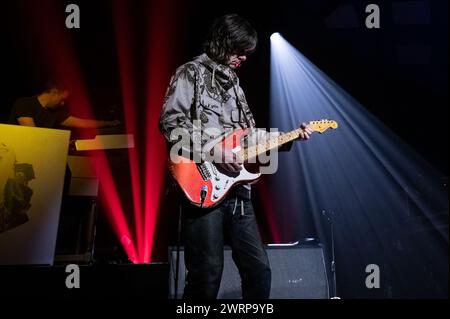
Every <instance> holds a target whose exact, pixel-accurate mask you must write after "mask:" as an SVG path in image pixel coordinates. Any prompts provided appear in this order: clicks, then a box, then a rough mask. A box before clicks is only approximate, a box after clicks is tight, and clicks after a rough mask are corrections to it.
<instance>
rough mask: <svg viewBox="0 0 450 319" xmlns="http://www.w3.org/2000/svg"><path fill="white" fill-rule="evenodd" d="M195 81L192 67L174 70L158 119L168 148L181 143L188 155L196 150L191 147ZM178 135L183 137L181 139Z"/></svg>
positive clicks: (185, 66) (193, 123)
mask: <svg viewBox="0 0 450 319" xmlns="http://www.w3.org/2000/svg"><path fill="white" fill-rule="evenodd" d="M195 81H196V70H195V68H194V67H193V66H190V65H183V66H181V67H179V68H178V69H177V70H176V72H175V74H174V75H173V76H172V78H171V80H170V83H169V87H168V88H167V91H166V95H165V98H164V105H163V108H162V111H161V115H160V119H159V129H160V131H161V133H162V134H163V135H164V138H165V139H166V141H167V144H168V146H169V148H172V146H174V145H175V144H177V143H181V144H179V145H180V146H181V148H182V150H183V152H187V153H189V154H192V150H194V151H197V150H198V149H197V148H196V146H195V143H194V145H193V147H194V149H193V148H192V147H191V144H192V143H191V142H192V141H191V137H192V136H193V132H194V126H195V121H194V119H193V116H192V113H193V112H195ZM180 134H185V135H184V136H183V137H181V135H180ZM171 151H172V149H171ZM187 153H184V154H187Z"/></svg>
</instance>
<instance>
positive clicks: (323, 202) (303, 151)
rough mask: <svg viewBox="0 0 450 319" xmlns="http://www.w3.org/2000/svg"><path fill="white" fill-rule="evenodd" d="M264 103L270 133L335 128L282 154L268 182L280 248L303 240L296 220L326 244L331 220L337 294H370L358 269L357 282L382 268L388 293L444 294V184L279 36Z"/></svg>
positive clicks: (273, 38) (273, 40) (273, 43)
mask: <svg viewBox="0 0 450 319" xmlns="http://www.w3.org/2000/svg"><path fill="white" fill-rule="evenodd" d="M336 63H338V61H336ZM270 103H271V126H272V127H277V128H279V129H280V130H282V131H286V130H291V129H293V128H295V127H297V126H298V125H299V123H301V122H307V121H310V120H317V119H324V118H328V119H332V120H336V121H337V122H338V123H339V125H340V127H339V128H338V129H337V130H335V131H331V132H326V133H325V134H324V135H323V136H322V135H320V136H319V135H318V134H317V135H314V136H312V138H311V140H309V141H307V142H298V143H296V145H295V146H294V147H293V149H292V151H291V152H290V154H283V153H280V155H279V156H280V159H279V170H278V172H277V173H276V174H275V175H273V176H271V177H270V184H271V194H272V196H273V198H274V201H275V203H274V207H277V209H278V211H277V215H278V219H277V221H278V224H276V225H274V226H275V227H278V228H279V231H278V233H280V234H281V240H282V242H289V241H293V240H298V237H299V236H302V235H303V236H304V237H306V236H305V235H307V234H305V233H304V232H305V230H304V229H303V228H302V227H303V226H302V222H303V221H304V219H305V218H306V217H307V216H308V217H309V216H312V218H313V221H314V225H315V228H316V231H317V234H318V236H319V238H320V239H321V240H322V241H323V242H324V243H325V244H326V243H327V242H328V240H329V232H328V229H329V225H328V220H327V218H326V217H329V218H331V219H332V220H333V221H334V226H335V240H336V247H337V271H338V278H339V281H340V283H341V285H342V286H341V287H343V289H345V286H346V285H348V286H352V285H353V286H352V287H358V283H357V281H361V282H362V284H360V286H361V287H362V288H361V289H360V290H358V291H356V290H353V291H346V295H348V296H352V295H354V296H358V297H359V298H364V296H367V297H371V296H373V292H371V291H370V290H369V289H366V288H365V286H364V284H363V283H364V271H363V274H361V275H358V276H357V278H356V277H355V274H357V273H360V270H361V269H362V270H364V268H365V266H366V265H367V264H370V263H374V264H378V265H380V267H382V268H383V273H384V279H383V282H382V285H384V286H385V287H387V288H386V290H388V289H390V293H391V294H394V295H395V294H397V296H398V295H403V296H420V295H426V294H428V295H429V294H430V291H429V289H424V285H425V284H417V282H416V283H415V284H413V283H412V282H411V281H408V278H412V277H414V278H416V279H418V280H419V281H421V282H422V283H425V282H430V283H432V284H431V285H433V290H434V291H435V292H436V294H437V295H439V294H440V293H441V294H442V293H443V292H444V291H446V289H448V287H444V286H446V284H445V285H444V284H443V282H447V281H448V186H447V185H448V178H447V177H446V176H444V175H443V174H441V173H440V172H438V171H437V170H435V169H434V168H433V167H431V166H430V165H429V164H428V163H427V162H426V161H425V160H424V159H423V158H422V157H421V156H419V155H418V154H417V153H416V152H415V151H414V150H412V149H411V148H410V147H409V146H408V145H406V144H405V143H404V142H403V141H401V140H400V139H399V138H398V137H397V136H396V135H395V134H394V133H393V132H392V131H391V130H389V129H388V128H387V127H386V126H385V125H384V124H383V123H381V122H380V121H379V120H378V119H377V118H375V117H374V116H373V115H372V114H371V113H369V112H368V111H367V110H366V109H365V108H364V107H363V106H362V105H361V104H360V103H358V102H357V101H356V100H355V99H354V98H352V97H351V96H350V95H349V94H348V93H347V92H345V91H344V90H343V89H342V88H340V87H339V85H338V84H336V83H335V82H334V81H333V80H331V79H330V78H329V77H328V76H327V75H326V74H325V73H323V72H322V71H321V70H320V69H319V68H317V67H316V66H315V65H314V64H313V63H312V62H311V61H309V60H308V59H307V58H306V57H305V56H304V55H302V54H301V53H300V52H299V51H298V50H297V49H296V48H295V47H293V46H292V45H291V44H289V43H288V42H287V41H286V40H285V39H284V38H283V37H282V36H281V35H277V36H274V35H272V36H271V101H270ZM399 125H405V123H399ZM411 129H415V123H411ZM281 190H282V191H281ZM283 221H289V222H288V223H286V222H283ZM445 278H446V280H445ZM338 286H339V282H338ZM421 289H422V290H428V291H427V292H426V293H425V292H421ZM386 290H383V293H386ZM447 291H448V290H447Z"/></svg>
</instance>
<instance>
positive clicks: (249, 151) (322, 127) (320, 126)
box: [241, 120, 338, 161]
mask: <svg viewBox="0 0 450 319" xmlns="http://www.w3.org/2000/svg"><path fill="white" fill-rule="evenodd" d="M308 126H309V129H310V130H311V131H313V132H318V133H323V132H325V131H326V130H327V129H329V128H331V129H336V128H337V127H338V124H337V123H336V121H330V120H321V121H311V122H309V125H308ZM301 132H302V128H298V129H295V130H293V131H290V132H287V133H283V134H280V135H278V136H276V137H273V138H271V139H269V140H267V141H265V142H262V143H259V144H257V145H253V146H250V147H248V148H246V149H244V150H242V151H241V156H242V158H243V159H244V161H248V160H249V159H252V158H255V157H258V156H259V155H261V154H264V153H265V152H267V151H270V150H273V149H275V148H278V147H280V146H282V145H284V144H286V143H289V142H291V141H294V140H296V139H298V138H299V136H300V133H301Z"/></svg>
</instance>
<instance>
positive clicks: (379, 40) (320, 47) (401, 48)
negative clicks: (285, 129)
mask: <svg viewBox="0 0 450 319" xmlns="http://www.w3.org/2000/svg"><path fill="white" fill-rule="evenodd" d="M43 2H50V3H52V5H54V6H55V8H56V9H57V10H56V11H58V10H59V12H61V13H62V17H64V15H65V14H64V8H65V5H66V4H68V3H71V2H73V3H76V4H78V5H79V6H80V9H81V29H79V30H67V29H65V26H64V24H63V22H64V20H61V25H60V28H62V30H59V31H62V32H63V33H64V34H65V35H67V36H68V37H69V39H70V40H71V41H72V43H73V51H74V55H75V57H77V59H78V62H79V68H80V70H81V72H82V74H83V76H84V80H85V85H86V88H87V90H88V94H89V98H90V100H91V101H92V105H93V108H94V109H93V112H94V115H95V116H96V117H97V118H99V119H107V118H110V117H111V116H112V115H113V116H114V117H116V118H119V119H122V118H123V109H122V96H121V90H120V74H119V69H118V56H117V47H116V43H115V37H114V23H115V22H114V18H113V13H112V1H109V0H98V1H87V0H79V1H71V2H69V1H51V0H49V1H43ZM154 2H156V1H127V2H126V3H127V6H128V7H129V8H130V12H131V16H132V17H133V19H132V21H131V22H130V23H131V29H132V31H133V32H132V33H131V34H130V37H131V38H132V40H133V41H132V45H133V49H134V54H133V55H132V56H131V57H130V58H132V59H134V60H135V61H137V62H142V61H145V60H146V59H147V56H146V54H147V53H146V51H145V50H141V48H142V47H145V45H146V43H145V41H147V40H146V39H147V37H146V35H147V33H148V30H147V29H146V27H147V26H148V12H149V9H148V8H149V6H150V5H151V4H152V3H154ZM369 3H375V4H378V5H379V7H380V10H381V28H380V29H367V28H366V27H365V24H364V21H365V18H366V16H367V13H365V7H366V5H367V4H369ZM39 5H40V2H37V1H31V0H30V1H25V0H22V1H16V2H12V1H11V2H9V3H5V4H3V13H4V14H3V15H2V20H1V22H0V34H1V39H2V51H3V52H2V53H3V54H2V58H1V61H2V62H1V70H2V72H1V77H2V78H3V79H2V83H3V85H2V89H1V90H0V106H1V107H0V122H6V120H7V118H8V115H9V111H10V108H11V106H12V104H13V102H14V100H15V99H16V98H17V97H19V96H24V95H32V94H36V93H38V92H39V90H40V88H41V87H42V85H43V83H44V81H45V80H46V79H47V78H48V77H49V72H48V65H47V64H46V63H42V61H43V59H42V52H41V51H42V50H44V48H43V47H42V45H39V44H42V43H48V41H50V42H51V43H52V44H53V45H56V46H57V45H58V41H59V39H58V36H55V35H56V34H60V33H57V32H55V33H53V32H52V31H51V30H49V32H47V33H46V34H45V37H46V39H40V38H36V37H35V36H34V35H33V34H34V33H33V32H31V28H34V27H36V28H38V27H39V26H38V25H34V24H35V23H38V24H39V22H35V21H36V20H33V21H34V22H32V21H30V20H29V18H28V17H29V14H30V13H32V12H33V11H34V10H35V9H36V6H39ZM171 10H172V12H173V16H174V17H176V21H173V22H172V21H170V22H169V23H170V24H173V26H174V31H173V34H174V36H173V37H174V38H173V39H172V38H171V39H170V41H172V42H173V47H172V49H173V51H172V52H170V54H171V59H170V62H169V63H170V66H169V67H170V69H171V70H175V68H176V67H177V66H178V65H180V64H182V63H185V62H187V61H189V60H190V59H191V58H192V57H193V56H196V55H198V54H200V53H202V51H201V44H202V40H203V37H204V36H205V34H206V31H207V29H208V27H209V26H210V24H211V22H212V21H213V19H214V18H215V17H218V16H220V15H222V14H226V13H231V12H235V13H238V14H240V15H242V16H244V17H245V18H247V19H248V20H249V21H250V22H251V23H252V24H253V26H254V27H255V29H256V30H257V32H258V38H259V44H258V50H257V51H256V53H255V54H254V55H252V56H251V57H250V58H249V59H248V61H247V62H246V63H245V64H244V67H243V68H242V69H241V70H239V77H240V82H241V85H242V87H243V88H244V91H245V92H246V95H247V99H248V101H249V103H250V106H251V108H252V111H253V113H254V115H255V119H256V121H257V124H258V126H259V127H268V126H269V124H268V123H269V119H270V114H269V111H268V110H269V94H270V90H269V89H270V87H269V80H270V63H269V61H270V60H269V58H270V52H269V47H270V42H269V36H270V35H271V34H272V33H273V32H280V33H281V34H282V35H283V36H284V38H285V39H286V40H287V41H289V42H290V43H291V44H292V45H293V46H295V47H296V48H297V49H299V50H300V52H302V53H303V54H304V55H305V56H306V57H307V58H308V59H310V60H311V61H312V62H313V63H314V64H315V65H317V66H318V67H319V68H320V69H321V70H322V71H323V72H325V73H326V74H327V75H328V76H330V77H331V78H332V79H333V80H334V81H335V82H336V83H338V84H339V85H340V86H341V87H343V88H344V89H345V90H346V91H347V92H348V93H349V94H350V95H352V96H353V97H354V98H356V100H358V101H359V102H360V103H361V104H362V105H364V106H365V107H366V108H367V109H368V110H369V111H370V112H372V113H373V114H375V115H376V116H377V117H378V118H379V119H380V120H381V121H382V122H384V123H385V124H386V125H387V126H388V127H389V128H390V129H392V130H393V131H394V132H395V133H396V134H398V135H399V136H400V137H401V138H402V139H403V140H404V141H405V142H406V143H408V144H409V145H411V146H412V147H413V148H414V149H415V150H417V152H419V153H420V154H421V155H422V156H423V157H425V158H426V159H427V160H428V161H429V162H430V163H431V164H433V165H434V166H435V167H436V168H437V169H439V170H440V171H442V172H443V173H444V174H445V175H448V147H447V145H448V1H441V0H428V1H381V0H379V1H358V0H348V1H335V0H315V1H313V0H310V1H307V0H303V1H299V0H296V1H294V0H292V1H268V2H253V1H245V2H244V1H241V2H240V3H239V4H237V5H233V4H231V3H225V2H212V1H188V2H187V1H178V2H176V1H175V2H173V4H172V7H171ZM40 12H42V14H41V16H40V18H41V19H43V20H45V19H47V18H48V17H47V16H46V10H42V11H40ZM166 18H167V19H170V18H171V16H167V17H166ZM37 21H39V20H37ZM165 34H166V33H165V32H164V30H163V29H162V30H161V36H164V35H165ZM138 64H139V63H138ZM137 71H139V68H137ZM134 80H135V83H136V84H137V86H138V87H137V88H136V91H137V92H138V101H141V102H142V99H143V96H141V95H143V94H144V93H143V92H145V89H146V88H145V84H144V81H143V78H142V75H141V74H140V73H139V72H135V79H134ZM160 80H161V81H163V82H164V83H168V81H169V75H164V76H163V77H161V79H160ZM137 105H138V108H137V111H138V113H139V112H143V107H144V106H143V105H144V104H143V103H138V104H137ZM72 110H75V111H74V113H75V115H76V107H74V108H72ZM306 120H309V119H306ZM141 126H145V123H141ZM161 151H163V150H161ZM119 162H120V161H119ZM261 205H262V204H261V203H260V202H259V201H256V202H255V207H256V209H258V207H260V206H261ZM162 210H163V211H164V210H170V208H169V207H166V206H163V207H162ZM167 216H168V217H167V218H163V219H161V220H160V221H159V224H160V227H159V228H158V233H157V235H159V236H161V238H163V239H162V240H161V242H160V246H159V247H156V248H155V249H156V250H161V251H164V250H165V249H166V244H167V243H168V242H173V238H174V235H175V234H174V232H173V228H171V227H170V225H173V222H174V220H173V219H174V216H173V215H170V214H169V215H167ZM267 227H268V226H267V223H266V222H265V221H262V222H261V228H262V231H263V234H262V235H263V238H267V234H265V232H266V231H267ZM107 228H108V227H107V226H106V224H105V223H103V224H102V223H100V224H99V232H100V233H99V235H100V237H99V239H98V243H99V249H98V252H99V253H100V254H101V253H102V252H103V253H104V254H105V255H106V254H108V253H110V254H112V252H114V254H116V255H117V254H119V253H118V252H117V243H115V245H113V244H111V243H114V240H113V239H112V235H111V234H110V233H108V230H107ZM170 228H171V229H172V232H165V230H166V229H170ZM102 232H103V233H102ZM311 233H314V230H311ZM108 236H109V237H108ZM162 254H163V253H162ZM162 258H163V259H164V257H162Z"/></svg>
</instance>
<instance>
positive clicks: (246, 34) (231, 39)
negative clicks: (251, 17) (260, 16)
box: [203, 14, 258, 63]
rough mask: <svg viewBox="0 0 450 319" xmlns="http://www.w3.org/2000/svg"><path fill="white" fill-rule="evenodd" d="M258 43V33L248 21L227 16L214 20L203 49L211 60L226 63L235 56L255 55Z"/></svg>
mask: <svg viewBox="0 0 450 319" xmlns="http://www.w3.org/2000/svg"><path fill="white" fill-rule="evenodd" d="M257 42H258V36H257V33H256V31H255V29H253V27H252V26H251V25H250V23H249V22H248V21H247V20H245V19H244V18H242V17H240V16H238V15H237V14H227V15H224V16H222V17H220V18H217V19H216V20H214V22H213V24H212V26H211V28H210V30H209V32H208V34H207V36H206V39H205V42H204V45H203V47H204V50H205V52H206V54H207V55H208V56H209V57H210V58H211V59H213V60H215V61H217V62H219V63H225V62H226V60H227V59H228V58H229V57H230V56H231V55H233V54H238V55H243V54H245V55H249V54H251V53H253V51H254V50H255V49H256V44H257Z"/></svg>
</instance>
